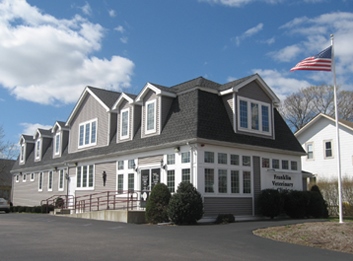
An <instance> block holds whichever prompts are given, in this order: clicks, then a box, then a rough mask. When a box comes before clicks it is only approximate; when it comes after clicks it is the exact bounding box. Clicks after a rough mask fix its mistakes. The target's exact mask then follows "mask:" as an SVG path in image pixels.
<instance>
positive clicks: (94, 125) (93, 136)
mask: <svg viewBox="0 0 353 261" xmlns="http://www.w3.org/2000/svg"><path fill="white" fill-rule="evenodd" d="M96 131H97V123H96V122H95V121H94V122H92V129H91V143H95V142H96Z"/></svg>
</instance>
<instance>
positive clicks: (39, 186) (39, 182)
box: [38, 172, 43, 190]
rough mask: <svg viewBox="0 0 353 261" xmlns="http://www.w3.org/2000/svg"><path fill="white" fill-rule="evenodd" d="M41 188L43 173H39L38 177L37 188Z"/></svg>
mask: <svg viewBox="0 0 353 261" xmlns="http://www.w3.org/2000/svg"><path fill="white" fill-rule="evenodd" d="M42 188H43V173H42V172H41V173H39V179H38V189H39V190H42Z"/></svg>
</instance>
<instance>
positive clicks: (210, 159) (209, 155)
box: [205, 151, 214, 163]
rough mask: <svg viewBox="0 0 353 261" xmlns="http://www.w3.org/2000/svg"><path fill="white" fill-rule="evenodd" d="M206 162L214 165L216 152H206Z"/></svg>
mask: <svg viewBox="0 0 353 261" xmlns="http://www.w3.org/2000/svg"><path fill="white" fill-rule="evenodd" d="M205 162H206V163H214V152H210V151H205Z"/></svg>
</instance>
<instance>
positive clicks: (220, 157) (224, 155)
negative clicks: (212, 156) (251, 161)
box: [218, 153, 228, 164]
mask: <svg viewBox="0 0 353 261" xmlns="http://www.w3.org/2000/svg"><path fill="white" fill-rule="evenodd" d="M227 156H228V155H227V153H218V164H228V163H227Z"/></svg>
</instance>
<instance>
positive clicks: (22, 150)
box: [20, 144, 26, 164]
mask: <svg viewBox="0 0 353 261" xmlns="http://www.w3.org/2000/svg"><path fill="white" fill-rule="evenodd" d="M25 155H26V146H25V144H21V148H20V163H22V164H23V163H25Z"/></svg>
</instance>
